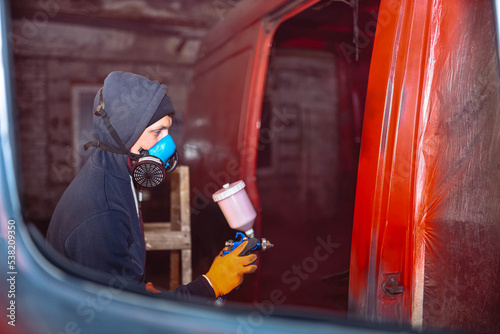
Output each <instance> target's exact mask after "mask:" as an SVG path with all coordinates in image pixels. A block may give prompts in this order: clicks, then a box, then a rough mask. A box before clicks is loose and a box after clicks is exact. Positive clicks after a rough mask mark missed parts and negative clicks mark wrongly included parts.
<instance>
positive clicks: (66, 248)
mask: <svg viewBox="0 0 500 334" xmlns="http://www.w3.org/2000/svg"><path fill="white" fill-rule="evenodd" d="M166 93H167V87H166V86H165V85H162V84H159V83H158V82H157V81H154V82H153V81H150V80H149V79H147V78H145V77H142V76H139V75H136V74H132V73H123V72H112V73H110V74H109V75H108V77H107V78H106V79H105V81H104V85H103V87H102V88H101V89H100V90H99V92H97V94H96V97H95V99H94V116H93V127H94V133H95V136H96V139H97V141H94V142H90V143H88V144H87V145H86V146H93V147H95V148H96V149H95V150H94V152H93V153H92V155H91V157H90V159H89V160H88V161H87V163H86V164H85V165H84V166H83V167H82V169H81V170H80V172H79V173H78V174H77V175H76V177H75V179H74V180H73V182H72V183H71V184H70V185H69V187H68V188H67V189H66V191H65V192H64V194H63V196H62V197H61V199H60V200H59V203H58V204H57V206H56V209H55V211H54V213H53V215H52V219H51V221H50V224H49V229H48V231H47V241H48V243H49V244H51V245H52V246H53V248H55V249H56V250H57V251H58V252H59V253H61V254H62V255H64V256H65V257H67V258H68V259H70V260H71V261H72V262H75V263H79V264H81V265H84V266H86V267H90V268H92V269H95V270H98V271H101V272H105V273H109V274H113V275H116V274H120V275H123V276H124V278H126V279H129V280H132V281H135V282H137V283H140V284H143V283H144V269H145V257H146V249H145V242H144V230H143V225H142V220H141V218H140V211H139V208H138V202H137V194H136V190H135V185H134V182H133V179H132V169H133V165H134V163H135V160H137V159H138V158H139V157H140V156H141V154H142V153H141V151H142V150H149V149H151V148H152V147H153V146H154V145H155V144H156V143H157V142H158V141H160V140H161V139H162V138H164V137H165V136H168V130H169V128H170V126H171V125H172V116H173V114H174V113H175V110H174V108H173V106H172V103H171V101H170V98H169V97H168V96H167V95H166ZM250 242H251V241H250ZM245 246H250V245H247V243H246V242H244V243H242V245H240V246H239V248H237V249H235V250H234V251H233V252H231V253H229V254H228V255H226V256H223V257H222V256H220V255H219V256H217V257H216V258H215V260H214V262H213V263H212V266H211V267H210V270H209V271H208V272H207V274H206V275H202V276H199V277H197V278H196V279H195V280H193V281H192V282H191V283H189V284H187V285H181V286H179V287H178V288H177V289H176V290H174V291H171V292H168V293H167V294H169V295H172V296H174V297H180V298H190V297H191V296H199V297H205V298H216V297H219V296H223V295H225V294H227V293H229V292H230V291H231V290H232V289H234V288H235V287H236V286H238V285H239V284H241V282H242V281H243V275H244V274H247V273H252V272H254V271H255V270H256V269H257V266H256V265H255V264H254V262H255V260H256V258H257V256H256V255H255V254H250V255H245V256H238V255H239V254H240V253H241V251H243V249H244V248H245Z"/></svg>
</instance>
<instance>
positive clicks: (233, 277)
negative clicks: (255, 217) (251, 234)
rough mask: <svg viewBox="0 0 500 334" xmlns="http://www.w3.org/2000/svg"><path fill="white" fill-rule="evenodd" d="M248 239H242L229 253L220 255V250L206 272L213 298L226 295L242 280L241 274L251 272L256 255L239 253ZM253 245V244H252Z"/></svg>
mask: <svg viewBox="0 0 500 334" xmlns="http://www.w3.org/2000/svg"><path fill="white" fill-rule="evenodd" d="M247 243H248V240H247V241H244V242H242V243H241V245H239V246H238V247H237V248H236V249H234V250H233V251H232V252H231V253H229V254H226V255H224V256H222V251H221V252H220V253H219V255H217V257H216V258H215V259H214V262H213V263H212V266H211V267H210V270H209V271H208V273H207V274H206V276H207V277H208V279H209V280H210V282H211V283H212V287H213V289H214V292H215V298H217V297H220V296H224V295H227V294H228V293H229V292H231V291H232V290H233V289H234V288H236V287H237V286H238V285H240V284H241V282H243V275H244V274H250V273H253V272H254V271H255V270H257V265H255V264H253V263H254V262H255V261H256V260H257V255H255V254H249V255H244V254H241V256H239V255H240V253H241V252H242V251H243V250H244V249H245V246H246V245H247ZM254 246H255V245H254Z"/></svg>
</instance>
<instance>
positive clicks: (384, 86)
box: [350, 0, 500, 332]
mask: <svg viewBox="0 0 500 334" xmlns="http://www.w3.org/2000/svg"><path fill="white" fill-rule="evenodd" d="M492 4H493V2H492V1H490V0H481V1H475V2H471V1H465V0H460V1H447V0H428V1H418V2H417V1H395V0H386V1H382V3H381V7H380V13H379V22H378V28H377V35H376V39H375V46H374V51H373V57H372V64H371V72H370V81H369V87H368V95H367V104H366V110H365V121H364V128H363V138H362V146H361V156H360V164H359V174H358V188H357V197H356V210H355V218H354V230H353V247H352V256H351V274H350V312H351V314H352V315H353V316H358V317H361V318H362V319H364V320H370V321H387V320H393V321H399V322H403V323H407V324H410V323H411V324H413V325H414V326H417V327H424V328H433V327H437V328H451V329H454V330H465V331H471V330H476V331H481V332H495V331H498V330H499V329H500V321H499V320H498V317H497V315H498V313H499V307H500V292H499V291H500V290H499V283H498V273H499V272H500V246H499V244H498V242H495V241H493V240H498V236H499V235H500V224H499V221H500V204H499V201H498V198H499V195H500V194H499V190H498V188H499V187H498V183H499V182H500V180H499V178H498V177H499V175H498V174H499V173H498V167H497V166H498V164H499V160H500V159H499V158H498V156H499V153H500V152H499V147H500V145H499V144H500V143H499V137H498V133H500V127H499V125H500V124H499V123H498V118H499V116H498V115H499V108H500V107H499V106H500V103H499V101H500V93H499V92H500V90H499V68H498V54H497V51H496V46H495V44H494V42H493V41H494V40H495V29H494V17H493V6H492ZM391 276H394V277H395V279H396V280H397V281H398V282H399V283H400V284H401V285H403V286H404V292H403V293H402V294H395V295H388V294H386V293H385V292H384V291H383V289H382V286H383V283H384V281H385V280H386V279H388V278H389V277H391Z"/></svg>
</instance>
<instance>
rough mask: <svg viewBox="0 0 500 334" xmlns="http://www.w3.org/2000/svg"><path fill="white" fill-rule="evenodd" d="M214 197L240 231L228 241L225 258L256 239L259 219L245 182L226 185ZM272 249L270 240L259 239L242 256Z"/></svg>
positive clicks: (231, 223)
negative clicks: (249, 252) (255, 223)
mask: <svg viewBox="0 0 500 334" xmlns="http://www.w3.org/2000/svg"><path fill="white" fill-rule="evenodd" d="M212 197H213V200H214V202H217V203H218V204H219V207H220V208H221V210H222V213H223V214H224V217H225V218H226V220H227V222H228V224H229V226H230V227H231V228H232V229H234V230H238V231H240V232H237V233H236V237H235V240H229V241H226V249H225V250H224V251H223V253H222V256H224V255H226V254H229V253H230V252H232V251H233V250H234V249H235V248H237V247H238V246H239V245H240V244H241V243H242V242H244V241H245V240H248V239H252V238H255V233H254V230H253V224H254V222H255V218H256V217H257V212H255V209H254V207H253V206H252V203H251V202H250V199H249V198H248V194H247V192H246V191H245V182H243V181H236V182H234V183H231V184H229V183H226V184H225V185H223V186H222V189H220V190H218V191H217V192H216V193H214V194H213V195H212ZM242 232H244V233H242ZM271 247H273V244H272V243H270V242H269V240H267V239H265V238H261V239H257V243H256V245H255V246H253V247H252V248H250V249H245V250H244V251H243V252H242V254H240V256H241V255H245V254H246V253H247V251H254V250H261V251H265V250H266V249H269V248H271ZM218 301H219V302H222V301H223V298H219V300H218Z"/></svg>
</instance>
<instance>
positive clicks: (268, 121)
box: [183, 0, 500, 331]
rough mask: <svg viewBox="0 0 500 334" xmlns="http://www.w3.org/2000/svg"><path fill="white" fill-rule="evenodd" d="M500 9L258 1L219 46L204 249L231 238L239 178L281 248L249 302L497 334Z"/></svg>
mask: <svg viewBox="0 0 500 334" xmlns="http://www.w3.org/2000/svg"><path fill="white" fill-rule="evenodd" d="M495 3H496V2H495V1H491V0H478V1H470V0H453V1H452V0H433V1H431V0H423V1H399V0H382V1H378V0H366V1H355V0H352V1H311V0H310V1H304V0H301V1H284V0H275V1H269V0H262V1H257V0H247V1H243V2H242V3H241V4H239V6H237V7H236V8H235V10H234V11H233V12H232V13H231V14H230V15H229V16H228V17H227V18H225V19H224V20H223V21H222V22H221V23H220V24H219V25H218V26H217V27H216V28H215V29H213V31H211V32H210V33H209V34H208V36H207V37H206V38H205V40H204V42H203V44H202V46H201V50H200V55H199V59H198V61H197V66H196V71H195V75H194V79H193V86H192V91H191V94H190V97H189V108H188V111H187V113H186V116H185V133H184V137H185V138H186V142H185V144H184V153H183V158H184V160H185V161H187V163H188V164H189V165H190V167H191V175H192V182H193V183H192V193H193V202H192V205H193V212H194V215H193V219H192V222H193V233H194V237H193V238H195V239H196V238H202V237H204V236H205V237H206V236H207V235H210V233H212V232H211V231H213V230H215V231H217V234H216V235H213V236H212V237H213V238H215V239H216V238H217V237H219V238H221V239H222V237H220V235H221V234H224V233H221V232H220V231H221V230H224V226H225V221H224V218H223V217H222V215H221V214H220V213H219V212H218V210H217V207H216V206H215V204H213V203H211V197H210V195H211V193H213V192H215V191H216V190H217V189H218V188H220V186H222V184H224V183H226V182H233V181H236V180H238V179H241V180H243V181H244V182H245V183H246V186H247V192H248V193H249V195H250V198H251V200H252V202H253V204H254V206H255V207H256V209H257V211H258V213H259V216H258V218H257V222H256V228H254V229H256V230H257V232H258V234H259V235H261V236H264V237H266V238H268V239H270V240H271V241H272V242H273V243H274V244H275V245H276V247H274V248H272V249H271V250H270V251H268V252H266V253H264V254H262V255H261V257H260V269H259V275H260V276H258V277H257V279H256V281H255V282H253V283H254V290H253V291H252V292H253V293H251V294H249V295H248V296H242V297H241V298H242V300H246V301H251V300H252V298H255V296H256V295H258V296H259V299H260V300H269V299H270V298H271V296H272V295H273V293H280V294H281V295H282V298H281V302H282V303H283V304H293V305H301V306H307V307H319V308H323V309H327V310H336V311H338V312H340V313H341V314H342V313H345V314H347V313H348V315H349V317H351V318H353V319H362V320H366V321H372V322H385V321H395V322H397V323H400V324H407V325H411V326H413V327H414V328H448V329H454V330H458V329H460V330H465V331H469V330H471V331H472V330H477V331H498V330H500V322H499V321H500V320H499V319H500V318H499V317H498V314H500V283H499V282H500V276H499V275H500V242H499V240H500V187H499V184H500V168H499V167H500V154H499V153H500V103H499V102H500V95H499V93H500V90H499V62H498V47H497V40H496V35H498V32H497V30H496V24H497V23H496V21H495V14H494V13H495V12H494V6H495ZM224 237H227V234H225V235H224ZM221 241H222V240H221ZM193 244H195V245H196V240H195V241H194V242H193ZM196 252H197V253H196ZM213 252H214V250H212V249H208V248H207V249H198V250H196V251H195V256H198V258H202V257H203V254H210V256H212V255H213ZM246 291H247V292H248V288H247V289H246ZM276 291H278V292H276ZM281 302H280V303H281Z"/></svg>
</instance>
